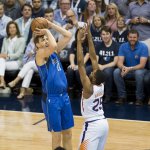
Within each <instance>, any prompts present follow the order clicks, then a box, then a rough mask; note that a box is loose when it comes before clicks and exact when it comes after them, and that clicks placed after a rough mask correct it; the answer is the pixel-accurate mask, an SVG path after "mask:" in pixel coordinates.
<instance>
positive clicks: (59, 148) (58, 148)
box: [55, 146, 66, 150]
mask: <svg viewBox="0 0 150 150" xmlns="http://www.w3.org/2000/svg"><path fill="white" fill-rule="evenodd" d="M55 150H66V149H65V148H63V147H61V146H59V147H56V148H55Z"/></svg>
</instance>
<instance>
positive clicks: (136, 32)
mask: <svg viewBox="0 0 150 150" xmlns="http://www.w3.org/2000/svg"><path fill="white" fill-rule="evenodd" d="M129 34H137V36H138V37H139V32H138V31H137V30H135V29H131V30H129V32H128V36H129Z"/></svg>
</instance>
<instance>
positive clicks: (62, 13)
mask: <svg viewBox="0 0 150 150" xmlns="http://www.w3.org/2000/svg"><path fill="white" fill-rule="evenodd" d="M59 7H60V8H59V9H56V10H55V11H54V20H55V21H57V22H59V23H60V24H61V26H63V25H65V24H66V13H67V11H68V10H69V9H70V8H71V2H70V0H59Z"/></svg>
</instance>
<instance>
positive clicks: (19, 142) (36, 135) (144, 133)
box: [0, 110, 150, 150]
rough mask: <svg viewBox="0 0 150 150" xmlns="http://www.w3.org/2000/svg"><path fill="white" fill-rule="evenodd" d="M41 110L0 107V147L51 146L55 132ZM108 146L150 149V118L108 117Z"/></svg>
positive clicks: (42, 149) (43, 149) (76, 131)
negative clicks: (24, 110)
mask: <svg viewBox="0 0 150 150" xmlns="http://www.w3.org/2000/svg"><path fill="white" fill-rule="evenodd" d="M43 118H44V115H43V114H41V113H31V112H17V111H2V110H0V150H51V134H50V133H49V132H48V131H47V127H46V122H45V120H44V121H42V122H40V123H38V124H36V125H33V124H34V123H36V122H38V121H39V120H41V119H43ZM74 119H75V127H74V128H73V140H72V142H73V150H77V146H78V142H79V136H80V132H81V129H82V123H83V119H82V117H78V116H75V117H74ZM108 122H109V127H110V130H109V136H108V140H107V143H106V147H105V150H150V122H143V121H129V120H116V119H108Z"/></svg>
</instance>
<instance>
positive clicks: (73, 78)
mask: <svg viewBox="0 0 150 150" xmlns="http://www.w3.org/2000/svg"><path fill="white" fill-rule="evenodd" d="M78 32H79V29H78V30H77V31H76V34H75V41H74V42H73V43H72V46H71V49H70V55H69V62H70V65H69V66H68V69H67V79H68V88H69V91H73V88H74V85H75V83H77V86H78V87H79V88H78V89H79V90H81V89H82V85H81V81H80V76H79V72H78V65H77V34H78ZM87 44H88V42H87V37H86V36H84V37H83V38H82V47H83V54H84V64H85V65H86V66H87V65H90V61H88V60H89V52H88V47H87Z"/></svg>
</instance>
